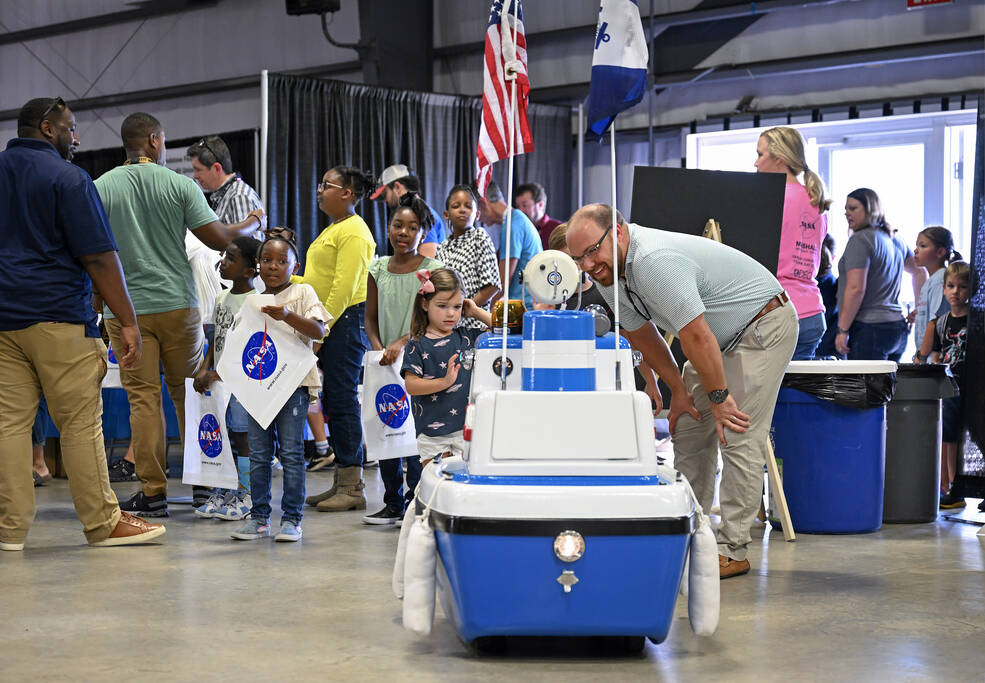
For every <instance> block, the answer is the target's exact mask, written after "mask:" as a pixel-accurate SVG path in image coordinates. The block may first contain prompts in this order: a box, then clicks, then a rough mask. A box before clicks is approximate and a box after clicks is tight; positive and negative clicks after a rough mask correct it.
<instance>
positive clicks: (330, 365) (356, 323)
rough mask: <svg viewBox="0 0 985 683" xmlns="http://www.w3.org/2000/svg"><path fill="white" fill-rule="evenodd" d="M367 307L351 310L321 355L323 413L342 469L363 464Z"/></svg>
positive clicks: (322, 349) (358, 305) (331, 334)
mask: <svg viewBox="0 0 985 683" xmlns="http://www.w3.org/2000/svg"><path fill="white" fill-rule="evenodd" d="M365 315H366V304H365V303H361V304H356V305H354V306H349V308H347V309H345V311H343V313H342V315H341V316H339V319H338V320H337V321H335V324H333V325H332V329H331V331H330V332H329V333H328V336H327V337H326V338H325V341H324V342H323V343H322V347H321V349H320V350H319V351H318V358H319V360H320V361H321V369H322V373H323V374H324V385H323V387H322V388H323V391H322V410H323V411H324V412H325V416H326V417H327V418H328V431H329V435H328V440H329V443H331V445H332V450H333V451H335V462H336V465H337V466H338V467H357V466H360V465H362V464H363V425H362V420H361V418H360V415H359V396H358V394H357V389H358V387H359V373H360V372H361V371H362V367H363V355H365V353H366V348H367V347H368V346H369V341H368V340H367V339H366V332H365V331H364V330H363V320H364V318H365Z"/></svg>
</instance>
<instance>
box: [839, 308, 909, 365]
mask: <svg viewBox="0 0 985 683" xmlns="http://www.w3.org/2000/svg"><path fill="white" fill-rule="evenodd" d="M909 332H910V327H909V325H907V324H906V320H904V319H903V318H900V319H899V320H898V321H894V322H891V323H863V322H859V321H857V320H856V321H855V322H854V323H852V326H851V327H850V328H848V360H891V361H893V362H895V363H898V362H899V359H900V356H902V355H903V352H904V351H905V350H906V338H907V336H909Z"/></svg>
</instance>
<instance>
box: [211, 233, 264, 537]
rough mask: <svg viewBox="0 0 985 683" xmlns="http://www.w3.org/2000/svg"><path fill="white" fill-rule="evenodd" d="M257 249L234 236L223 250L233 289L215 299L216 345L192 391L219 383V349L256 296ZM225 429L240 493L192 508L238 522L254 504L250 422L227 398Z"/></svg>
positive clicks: (222, 493)
mask: <svg viewBox="0 0 985 683" xmlns="http://www.w3.org/2000/svg"><path fill="white" fill-rule="evenodd" d="M259 250H260V242H259V240H255V239H253V238H252V237H237V238H236V239H234V240H233V242H232V244H230V245H229V247H227V248H226V253H225V255H224V256H223V257H222V261H221V262H220V263H219V274H220V275H222V277H223V278H225V279H227V280H231V281H232V283H233V287H232V289H225V290H223V291H221V292H219V294H218V295H217V296H216V300H215V311H214V312H213V316H212V317H213V321H214V322H215V342H214V343H213V344H212V346H211V347H209V351H208V353H207V354H206V357H205V363H204V364H203V366H202V370H201V371H199V373H198V375H196V377H195V391H197V392H199V393H205V391H206V390H207V389H208V388H209V387H210V386H211V385H212V383H213V382H216V381H218V380H219V375H218V374H216V372H215V370H210V369H209V368H214V367H215V366H216V365H217V364H218V363H219V358H221V357H222V349H223V347H224V346H225V344H226V333H227V332H228V331H229V328H230V327H232V324H233V318H234V317H235V316H236V314H237V313H239V309H240V308H242V306H243V301H244V300H245V299H246V297H248V296H249V295H250V294H256V289H254V288H253V278H254V277H256V274H257V254H258V252H259ZM226 430H227V431H228V432H229V440H230V441H231V442H232V445H233V448H235V451H236V454H237V457H236V467H237V470H238V471H239V486H240V487H239V490H237V491H226V490H224V489H216V490H215V491H214V492H213V494H212V496H211V497H210V498H209V499H208V500H207V501H206V502H205V504H204V505H200V506H199V507H197V508H195V514H196V515H197V516H199V517H202V518H204V519H211V518H215V519H223V520H226V521H237V520H241V519H243V518H245V517H246V515H248V514H249V512H250V507H251V506H252V505H253V501H252V500H251V498H250V445H249V439H248V438H247V432H248V430H249V421H248V420H247V415H246V410H244V409H243V406H242V405H240V403H239V401H237V400H236V397H235V396H232V395H230V397H229V407H228V408H227V409H226Z"/></svg>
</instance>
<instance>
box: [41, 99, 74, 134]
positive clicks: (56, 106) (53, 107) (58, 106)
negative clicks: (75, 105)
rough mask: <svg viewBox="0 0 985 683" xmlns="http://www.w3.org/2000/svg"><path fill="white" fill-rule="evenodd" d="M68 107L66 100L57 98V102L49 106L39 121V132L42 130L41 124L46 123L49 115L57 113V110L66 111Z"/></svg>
mask: <svg viewBox="0 0 985 683" xmlns="http://www.w3.org/2000/svg"><path fill="white" fill-rule="evenodd" d="M66 106H67V105H66V104H65V100H63V99H62V98H60V97H56V98H55V101H54V102H52V103H51V104H49V105H48V108H47V109H45V110H44V113H43V114H42V115H41V118H40V119H38V130H41V124H42V123H44V120H45V119H46V118H48V114H50V113H51V112H53V111H55V110H56V109H58V110H61V109H64V108H65V107H66Z"/></svg>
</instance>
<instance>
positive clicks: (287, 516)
mask: <svg viewBox="0 0 985 683" xmlns="http://www.w3.org/2000/svg"><path fill="white" fill-rule="evenodd" d="M307 417H308V388H307V387H300V388H299V389H298V390H297V391H295V392H294V393H293V394H291V397H290V398H289V399H287V403H285V404H284V407H283V408H281V409H280V412H279V413H277V417H275V418H274V421H273V422H271V423H270V426H269V427H268V428H267V429H264V428H263V427H261V426H260V425H259V424H258V423H257V421H256V420H254V419H253V417H252V416H250V430H249V434H250V437H249V438H250V491H251V493H252V496H253V508H252V509H251V510H250V514H251V515H252V517H253V519H263V520H268V519H270V472H271V463H272V461H273V459H274V436H275V432H276V437H277V442H278V444H279V450H278V457H280V464H281V465H283V466H284V495H283V496H282V497H281V499H280V509H281V521H289V522H294V523H295V524H300V523H301V506H302V505H304V423H305V420H306V419H307Z"/></svg>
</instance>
